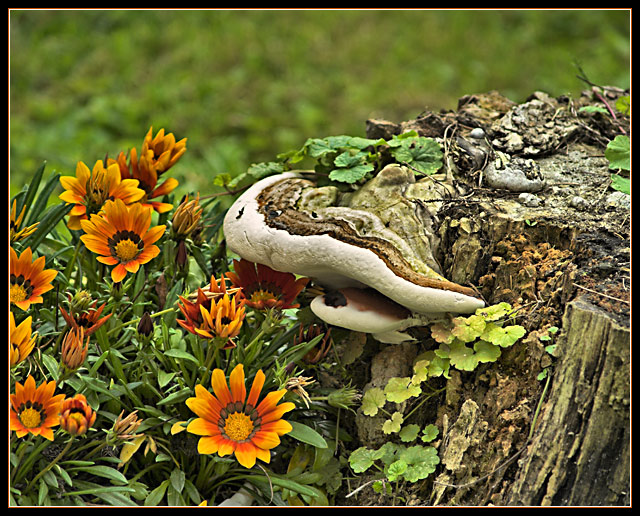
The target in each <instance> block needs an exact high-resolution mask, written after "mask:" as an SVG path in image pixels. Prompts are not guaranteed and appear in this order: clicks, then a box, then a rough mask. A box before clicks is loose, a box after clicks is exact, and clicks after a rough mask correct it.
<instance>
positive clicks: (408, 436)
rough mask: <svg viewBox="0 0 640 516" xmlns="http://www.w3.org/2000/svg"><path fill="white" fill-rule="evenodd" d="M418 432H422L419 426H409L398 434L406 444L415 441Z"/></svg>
mask: <svg viewBox="0 0 640 516" xmlns="http://www.w3.org/2000/svg"><path fill="white" fill-rule="evenodd" d="M418 432H420V427H419V426H418V425H407V426H405V427H404V428H403V429H402V430H400V433H399V434H398V435H399V437H400V440H401V441H402V442H404V443H410V442H411V441H415V439H416V437H418Z"/></svg>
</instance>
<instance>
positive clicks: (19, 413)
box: [9, 375, 64, 441]
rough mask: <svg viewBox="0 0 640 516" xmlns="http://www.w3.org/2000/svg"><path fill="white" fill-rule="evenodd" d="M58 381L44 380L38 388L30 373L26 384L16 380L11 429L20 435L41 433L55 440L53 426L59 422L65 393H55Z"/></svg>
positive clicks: (12, 400)
mask: <svg viewBox="0 0 640 516" xmlns="http://www.w3.org/2000/svg"><path fill="white" fill-rule="evenodd" d="M55 389H56V382H54V381H50V382H48V383H47V382H43V383H42V384H40V386H39V387H38V388H36V381H35V380H34V379H33V376H31V375H29V378H27V381H26V382H24V386H22V384H21V383H20V382H16V391H15V394H11V395H10V396H9V397H10V400H11V413H10V426H11V430H14V431H15V432H16V435H17V436H18V437H24V436H25V435H27V434H28V433H32V434H34V435H41V436H42V437H44V438H45V439H49V441H53V430H51V428H52V427H54V426H57V425H58V424H59V417H58V416H59V414H60V409H61V407H62V400H63V399H64V394H58V395H56V396H54V395H53V393H54V391H55Z"/></svg>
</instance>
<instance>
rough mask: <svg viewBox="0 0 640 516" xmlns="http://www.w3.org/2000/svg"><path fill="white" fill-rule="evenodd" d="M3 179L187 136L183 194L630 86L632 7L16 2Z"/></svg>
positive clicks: (18, 179) (18, 181)
mask: <svg viewBox="0 0 640 516" xmlns="http://www.w3.org/2000/svg"><path fill="white" fill-rule="evenodd" d="M9 21H10V26H9V29H10V55H9V57H10V82H9V86H10V187H11V191H12V193H15V192H16V191H18V190H19V189H20V188H21V187H22V185H23V184H24V183H25V182H27V181H28V180H29V178H30V176H31V175H32V174H33V172H34V171H35V170H36V169H37V167H38V166H40V164H41V163H42V162H43V161H44V160H46V161H47V170H48V171H49V172H51V171H52V170H56V171H58V172H60V173H62V174H73V173H74V171H75V165H76V162H77V161H80V160H81V161H84V162H85V163H87V164H88V165H89V166H92V165H93V163H95V161H96V160H97V159H102V158H104V157H105V154H109V155H110V156H115V155H116V154H117V153H118V152H119V151H120V150H127V149H129V148H130V147H132V146H135V147H138V148H139V146H140V144H141V142H142V139H143V137H144V135H145V133H146V132H147V130H148V129H149V127H150V126H153V127H154V131H155V130H157V129H159V128H161V127H164V128H165V129H166V130H167V131H171V132H173V133H174V134H175V135H176V137H177V138H183V137H187V138H188V144H187V147H188V151H187V154H186V155H185V156H184V157H183V159H182V160H181V161H180V163H179V165H178V166H176V168H175V169H174V170H175V172H174V173H173V175H174V176H175V177H177V178H178V179H179V180H180V181H181V187H180V188H181V189H183V192H186V191H189V190H190V191H195V190H199V191H201V192H202V193H203V194H206V193H209V192H211V191H213V187H212V185H211V179H212V177H213V176H214V175H216V174H218V173H222V172H226V173H230V174H232V175H235V174H237V173H240V172H242V171H245V170H246V168H247V167H248V166H249V165H250V164H251V163H254V162H259V161H268V160H271V159H273V158H274V156H275V155H276V154H278V153H280V152H285V151H288V150H291V149H297V148H299V147H300V146H302V144H303V143H304V141H305V140H306V139H307V138H308V137H324V136H328V135H332V134H352V135H364V130H365V121H366V119H367V118H370V117H379V118H386V119H389V120H393V121H402V120H407V119H410V118H413V117H415V116H416V115H418V114H419V113H420V112H421V111H423V110H424V109H429V110H434V111H437V110H440V109H454V108H455V106H456V102H457V99H458V98H459V97H461V96H463V95H466V94H471V93H480V92H485V91H489V90H494V89H495V90H499V91H501V92H502V93H503V94H505V95H506V96H508V97H509V98H511V99H512V100H515V101H523V100H524V99H525V98H526V97H527V96H528V95H529V94H530V93H532V92H533V91H535V90H544V91H547V92H548V93H550V94H552V95H554V96H555V95H560V94H564V93H569V94H579V92H580V91H581V90H583V89H585V85H584V83H582V82H580V81H579V80H578V79H577V78H576V72H577V70H576V67H575V64H574V63H576V62H578V63H580V65H581V66H582V67H583V69H584V70H585V71H586V72H587V74H588V75H589V78H590V79H591V80H592V81H593V82H595V83H598V84H607V85H615V86H620V87H628V86H629V84H630V12H629V11H628V10H533V11H529V10H523V11H519V10H505V11H502V10H500V11H494V10H479V11H468V10H453V11H448V10H444V11H440V10H435V11H432V10H206V11H199V10H196V11H193V10H106V11H104V10H80V11H76V10H51V11H49V10H43V11H39V10H13V11H10V19H9Z"/></svg>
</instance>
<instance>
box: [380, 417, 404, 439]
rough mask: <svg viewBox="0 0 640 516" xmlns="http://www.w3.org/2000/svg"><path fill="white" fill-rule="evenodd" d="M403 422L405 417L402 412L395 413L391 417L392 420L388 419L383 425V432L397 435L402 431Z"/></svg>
mask: <svg viewBox="0 0 640 516" xmlns="http://www.w3.org/2000/svg"><path fill="white" fill-rule="evenodd" d="M403 421H404V416H403V415H402V414H401V413H400V412H394V413H393V414H392V415H391V419H387V420H386V421H385V422H384V423H383V424H382V431H383V432H384V433H385V434H395V433H396V432H399V431H400V428H401V427H402V423H403Z"/></svg>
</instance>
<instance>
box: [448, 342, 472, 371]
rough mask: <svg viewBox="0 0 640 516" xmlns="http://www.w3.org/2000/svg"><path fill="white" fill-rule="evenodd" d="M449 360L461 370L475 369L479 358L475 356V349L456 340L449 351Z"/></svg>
mask: <svg viewBox="0 0 640 516" xmlns="http://www.w3.org/2000/svg"><path fill="white" fill-rule="evenodd" d="M449 360H450V361H451V365H453V366H454V367H455V368H456V369H460V370H461V371H473V370H474V369H475V368H476V366H477V365H478V358H477V357H476V356H475V353H474V351H473V349H471V348H468V347H467V346H465V344H464V342H460V341H457V342H454V343H453V344H452V345H451V351H450V352H449Z"/></svg>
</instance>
